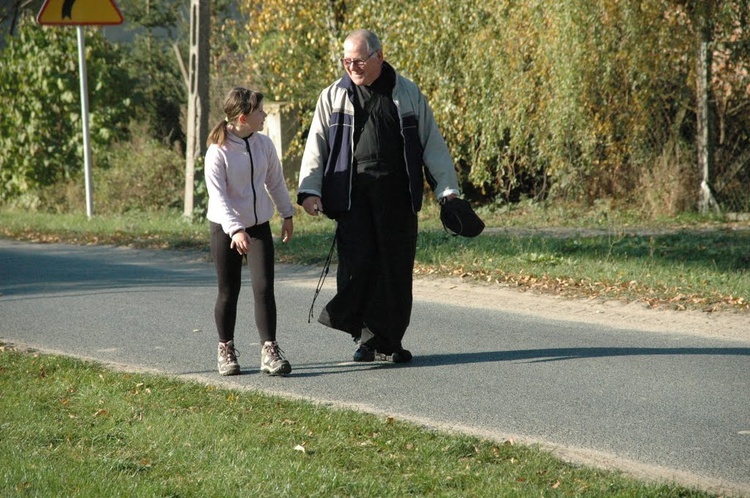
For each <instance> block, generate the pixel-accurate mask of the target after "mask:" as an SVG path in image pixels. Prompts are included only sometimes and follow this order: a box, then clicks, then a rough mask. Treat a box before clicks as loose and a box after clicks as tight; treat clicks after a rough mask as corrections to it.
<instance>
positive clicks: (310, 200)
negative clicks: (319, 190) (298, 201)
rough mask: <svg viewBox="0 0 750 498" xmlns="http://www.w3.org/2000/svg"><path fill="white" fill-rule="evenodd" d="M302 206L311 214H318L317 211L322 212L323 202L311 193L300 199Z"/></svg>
mask: <svg viewBox="0 0 750 498" xmlns="http://www.w3.org/2000/svg"><path fill="white" fill-rule="evenodd" d="M302 208H303V209H304V210H305V212H307V214H309V215H311V216H318V213H322V212H323V203H322V202H321V201H320V197H316V196H314V195H311V196H310V197H307V198H306V199H305V200H304V201H302Z"/></svg>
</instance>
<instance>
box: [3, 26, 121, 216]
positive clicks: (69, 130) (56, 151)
mask: <svg viewBox="0 0 750 498" xmlns="http://www.w3.org/2000/svg"><path fill="white" fill-rule="evenodd" d="M6 43H7V44H6V47H5V49H4V51H3V57H2V59H0V184H1V185H2V187H0V200H2V201H8V200H11V199H18V198H19V197H21V196H24V195H27V196H30V197H27V198H25V199H24V200H23V202H24V203H26V204H34V202H35V201H34V198H33V193H34V192H35V191H36V189H38V188H40V187H44V186H48V185H53V184H55V183H57V182H61V181H64V180H66V179H68V178H71V177H72V176H74V175H75V174H76V173H77V172H79V171H80V170H82V169H83V130H82V121H81V101H80V84H79V71H78V44H77V40H76V31H75V30H72V29H69V28H60V27H43V26H39V25H37V24H36V22H35V20H34V18H33V17H31V16H26V17H23V18H22V19H21V21H20V23H19V26H18V34H17V35H16V36H13V37H10V38H8V39H7V40H6ZM85 44H86V65H87V74H88V94H89V114H90V116H89V118H90V119H89V123H90V142H91V148H92V151H93V155H94V157H95V158H96V157H98V156H100V154H99V153H102V154H101V157H104V154H103V153H104V152H105V150H106V146H107V144H108V143H109V142H110V141H111V140H112V139H113V138H115V137H118V136H122V135H123V134H125V132H126V129H125V126H126V124H127V122H128V112H129V105H130V99H129V88H130V86H131V84H130V79H129V78H128V76H127V74H126V73H125V72H124V71H123V70H122V69H120V68H119V65H118V63H119V61H120V54H119V51H118V49H117V48H116V47H113V46H112V45H111V44H109V43H108V42H107V41H106V40H104V38H103V37H102V36H101V34H100V32H99V31H97V30H92V29H86V30H85Z"/></svg>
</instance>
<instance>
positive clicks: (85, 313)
mask: <svg viewBox="0 0 750 498" xmlns="http://www.w3.org/2000/svg"><path fill="white" fill-rule="evenodd" d="M318 272H319V268H300V267H292V266H283V265H280V266H278V267H277V278H276V287H277V288H276V296H277V303H278V310H279V333H278V339H279V343H280V345H281V347H282V349H283V350H284V351H285V352H286V355H287V357H288V358H289V359H290V361H291V362H292V365H293V368H294V371H293V372H292V374H291V375H290V376H288V377H286V378H272V377H267V376H264V375H262V374H260V373H258V371H257V367H258V362H259V354H258V353H257V351H258V344H257V342H258V338H257V333H256V331H255V329H254V326H253V321H252V302H251V301H252V300H251V292H250V287H249V280H248V278H249V277H247V278H246V282H247V283H246V285H245V287H244V288H243V293H242V296H241V298H240V299H241V304H240V306H241V311H240V319H239V323H238V328H237V339H236V342H237V347H238V348H239V350H240V351H241V356H240V363H241V365H242V367H243V372H242V373H243V375H240V376H237V377H230V378H222V377H219V376H218V374H217V373H216V332H215V328H214V324H213V301H214V298H215V292H216V291H215V276H214V273H213V267H212V265H211V264H210V263H208V262H206V261H205V258H204V257H201V256H200V255H197V254H195V253H190V254H186V253H179V252H158V251H141V250H133V249H126V248H112V247H98V246H88V247H79V246H67V245H36V244H25V243H18V242H13V241H7V240H0V342H5V343H11V344H16V345H24V346H28V347H32V348H36V349H39V350H42V351H46V352H56V353H62V354H66V355H72V356H77V357H83V358H89V359H95V360H97V361H101V362H105V363H112V364H118V365H120V366H122V367H123V368H126V369H131V370H141V369H145V370H149V371H158V372H163V373H166V374H170V375H175V376H178V377H183V378H190V379H195V380H199V381H201V382H208V383H214V384H218V385H223V386H230V387H237V388H251V389H259V390H263V391H267V392H270V393H274V394H282V395H285V396H289V397H293V398H302V399H310V400H315V401H319V402H322V403H330V404H333V405H336V406H344V407H353V408H357V409H363V410H367V411H370V412H373V413H376V414H387V415H389V416H394V417H396V418H402V419H408V420H412V421H416V422H418V423H423V424H425V425H428V426H431V427H438V428H444V429H455V430H460V431H464V432H468V433H471V434H475V435H480V436H484V437H491V438H497V439H499V440H506V439H509V438H512V439H514V440H515V441H517V442H520V443H538V444H541V445H542V446H543V447H545V448H548V449H551V450H553V451H554V452H556V453H557V454H559V455H561V456H563V457H565V458H567V459H570V460H573V461H576V462H583V463H587V464H594V465H600V466H605V467H615V468H620V469H623V470H626V471H627V472H629V473H631V474H634V475H636V476H640V477H645V478H657V479H667V480H673V481H676V482H679V483H681V484H686V485H688V486H697V487H700V488H702V489H706V490H709V491H713V492H718V493H726V494H734V495H740V496H750V341H741V340H727V339H720V338H711V337H701V336H696V335H695V334H680V333H679V331H678V332H676V333H672V334H663V333H650V332H648V331H643V330H628V328H627V326H625V327H617V328H613V327H606V326H601V325H593V324H588V323H577V322H573V321H570V320H550V319H548V318H544V317H542V316H539V317H536V316H530V315H528V314H520V313H519V314H516V313H513V312H508V311H499V310H497V309H493V308H489V307H488V308H487V309H477V308H476V307H464V306H459V305H447V304H445V303H437V302H435V301H433V300H430V299H423V298H422V297H420V296H416V297H417V298H416V300H415V304H414V313H413V318H412V326H411V327H410V329H409V332H408V333H407V337H406V340H405V346H406V347H407V348H409V349H411V351H412V352H413V353H414V354H415V359H414V361H413V362H412V363H410V364H408V365H399V366H394V365H390V364H377V363H376V364H355V363H352V362H351V361H350V358H351V353H352V351H353V349H354V347H353V344H352V343H351V341H350V340H349V339H348V338H347V337H348V336H346V335H345V334H343V333H340V332H336V331H331V330H329V329H326V328H325V327H323V326H321V325H319V324H317V323H315V322H314V321H313V323H311V324H308V323H307V316H308V310H309V307H310V302H311V298H312V295H313V291H314V287H315V284H316V283H317V280H318V276H319V274H318ZM334 286H335V277H334V275H333V273H332V274H331V275H329V280H328V281H327V282H326V284H325V287H324V289H323V291H322V293H321V295H320V297H319V299H318V301H317V304H316V312H317V311H319V309H320V307H321V306H322V305H323V304H324V303H325V302H326V301H327V299H329V298H330V297H331V296H332V294H333V287H334Z"/></svg>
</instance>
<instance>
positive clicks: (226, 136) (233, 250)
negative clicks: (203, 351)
mask: <svg viewBox="0 0 750 498" xmlns="http://www.w3.org/2000/svg"><path fill="white" fill-rule="evenodd" d="M224 113H225V114H226V117H225V119H223V120H222V121H221V122H219V123H218V124H217V125H216V126H215V127H214V129H213V130H211V133H210V134H209V136H208V140H207V141H206V145H207V146H208V150H207V151H206V161H205V174H206V187H207V189H208V213H207V215H206V217H207V218H208V220H209V222H210V227H211V254H212V256H213V258H214V262H215V264H216V275H217V277H218V283H219V294H218V297H217V298H216V305H215V307H214V317H215V319H216V329H217V331H218V333H219V351H218V368H219V374H220V375H237V374H239V373H240V365H239V363H238V362H237V356H239V352H238V351H237V350H236V349H235V347H234V327H235V323H236V321H237V301H238V298H239V294H240V284H241V271H242V259H243V256H246V257H247V263H248V266H249V267H250V276H251V282H252V287H253V298H254V301H255V324H256V326H257V328H258V334H259V336H260V343H261V353H260V370H261V372H265V373H267V374H270V375H286V374H288V373H290V372H291V371H292V367H291V365H290V364H289V361H287V360H286V359H285V358H284V357H283V356H282V351H281V349H279V346H278V344H277V343H276V298H275V296H274V287H273V283H274V248H273V238H272V236H271V227H270V225H269V223H268V221H269V220H270V219H271V217H272V216H273V213H274V204H275V205H276V208H277V209H278V210H279V213H280V214H281V216H283V218H284V222H283V224H282V226H281V237H282V241H283V242H288V241H289V240H291V238H292V232H293V229H294V225H293V223H292V215H293V214H294V207H293V206H292V202H291V200H290V198H289V191H288V190H287V188H286V183H285V182H284V174H283V171H282V169H281V163H280V161H279V157H278V155H277V154H276V149H275V148H274V145H273V143H272V142H271V139H270V138H268V137H267V136H265V135H262V134H260V133H258V132H259V131H260V130H261V129H262V128H263V121H264V120H265V118H266V113H265V112H264V111H263V95H262V94H261V93H259V92H254V91H251V90H247V89H245V88H240V87H235V88H233V89H232V90H231V91H230V92H229V94H228V95H227V97H226V99H225V101H224ZM272 199H273V202H272Z"/></svg>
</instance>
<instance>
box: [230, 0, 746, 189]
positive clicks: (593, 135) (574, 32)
mask: <svg viewBox="0 0 750 498" xmlns="http://www.w3.org/2000/svg"><path fill="white" fill-rule="evenodd" d="M747 3H748V2H747V0H725V1H722V2H717V5H718V7H717V8H716V9H715V10H714V11H713V12H712V14H711V19H710V21H711V26H712V28H713V29H714V31H715V33H714V34H715V40H716V45H715V47H714V48H715V50H716V54H717V62H718V64H717V65H716V67H715V72H714V80H713V86H712V88H713V90H714V92H715V94H716V96H717V98H716V102H715V104H716V106H715V111H716V112H717V113H718V115H719V118H720V123H721V125H720V130H723V132H724V131H726V132H727V133H728V135H731V139H730V138H729V137H724V140H730V141H731V147H733V149H734V150H735V151H739V150H748V146H750V141H749V140H748V137H747V133H746V131H741V129H742V128H743V127H744V130H747V127H746V126H744V125H745V121H746V119H747V118H745V117H744V116H746V115H747V114H748V113H747V112H743V111H744V110H746V108H747V105H748V104H749V103H750V94H749V93H748V79H747V74H748V72H747V67H746V64H747V63H746V61H747V57H746V56H747V53H748V52H747V47H748V41H749V40H750V33H748V25H747V20H748V19H747V18H748V14H747V12H748V10H747V7H748V5H747ZM699 4H701V2H700V0H684V1H680V0H639V1H635V2H620V1H617V0H602V1H599V2H590V1H588V0H570V1H569V2H545V1H543V0H530V1H526V2H513V1H512V0H463V1H461V2H455V1H452V0H413V1H408V2H387V5H384V3H383V2H382V1H376V0H357V1H355V0H351V1H343V0H342V1H334V0H330V1H327V2H314V1H312V0H284V1H281V0H269V1H264V2H261V3H258V2H250V1H247V0H245V1H244V2H242V5H243V12H244V13H245V14H246V15H247V16H248V22H247V24H246V29H241V30H238V31H236V32H235V36H236V37H237V40H238V43H239V45H240V46H242V47H244V49H245V53H246V54H247V55H248V57H249V59H250V60H251V61H252V67H253V68H254V70H255V71H256V73H255V75H256V80H257V81H258V82H260V83H261V84H262V85H263V86H264V87H265V89H266V90H267V91H268V92H269V94H270V96H271V97H272V98H274V99H277V100H285V101H292V102H295V103H296V104H297V105H298V106H299V107H300V108H301V109H302V110H303V111H304V112H303V129H304V127H305V126H304V125H305V123H306V122H307V120H309V117H310V115H311V112H312V108H313V105H314V102H315V98H316V97H317V93H318V92H319V91H320V90H321V89H322V88H323V87H325V86H326V85H327V84H329V83H330V82H331V81H333V80H334V79H335V78H336V77H338V76H339V75H340V74H341V70H340V68H339V66H338V64H337V62H336V61H337V59H338V58H339V57H340V54H341V43H342V41H343V38H344V36H345V34H346V33H347V32H348V31H350V30H351V29H354V28H358V27H367V28H369V29H371V30H373V31H374V32H376V33H378V35H379V36H380V38H381V40H382V41H383V44H384V52H385V56H386V59H387V60H389V61H390V62H391V63H392V64H393V65H394V66H395V67H396V68H397V70H399V71H401V72H402V73H404V74H406V75H407V76H409V77H411V78H412V79H413V80H415V81H416V82H417V84H418V85H419V86H420V87H421V88H422V90H423V91H424V92H425V94H426V95H427V97H428V99H429V100H430V102H431V105H432V107H433V109H434V111H435V115H436V118H437V120H438V123H439V126H440V128H441V129H442V131H443V132H444V134H445V136H446V139H447V141H448V143H449V146H450V148H451V151H452V154H453V156H454V158H455V159H456V161H457V163H458V165H459V169H460V173H461V176H462V178H463V179H464V181H465V187H466V188H467V189H476V191H475V195H479V196H484V197H489V198H492V197H495V196H497V195H499V196H501V197H502V198H503V199H505V200H511V201H512V200H517V199H519V198H520V197H521V196H528V195H531V196H547V195H556V196H560V197H565V198H567V199H578V200H583V201H588V202H590V201H593V200H594V199H597V198H619V199H628V198H631V197H632V195H633V194H634V192H636V191H637V190H638V189H639V188H642V187H643V185H644V182H648V181H649V179H651V178H653V177H654V176H655V175H657V173H656V172H654V171H653V168H654V167H655V165H657V164H664V163H665V161H666V162H670V161H672V162H674V163H675V164H673V165H672V168H673V169H676V168H681V167H683V166H684V165H683V164H677V163H678V162H680V161H682V162H684V161H685V159H684V157H685V156H686V155H689V154H690V153H691V152H690V150H691V149H692V147H693V140H694V133H695V131H694V128H695V124H694V123H695V107H694V106H695V89H694V77H695V74H694V68H695V56H696V45H695V39H696V38H695V37H696V35H695V17H694V14H695V7H696V6H698V5H699ZM738 125H740V126H738ZM723 132H722V133H723ZM680 151H682V152H680ZM685 151H687V152H685ZM735 154H736V152H735ZM678 158H682V159H678ZM688 162H690V161H688ZM659 174H661V173H659ZM657 176H658V175H657ZM664 188H676V187H670V186H669V185H665V187H664Z"/></svg>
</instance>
